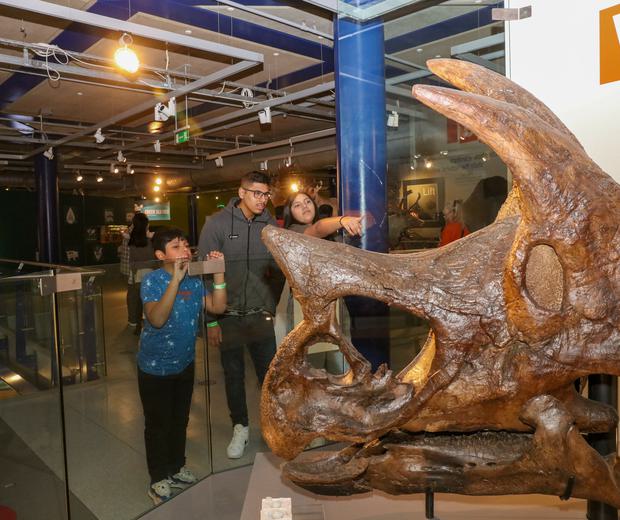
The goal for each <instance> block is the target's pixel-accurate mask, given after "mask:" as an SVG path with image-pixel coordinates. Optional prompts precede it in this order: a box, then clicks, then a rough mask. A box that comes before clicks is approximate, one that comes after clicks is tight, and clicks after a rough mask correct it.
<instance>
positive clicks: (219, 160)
mask: <svg viewBox="0 0 620 520" xmlns="http://www.w3.org/2000/svg"><path fill="white" fill-rule="evenodd" d="M215 166H216V167H217V168H222V167H223V166H224V159H222V158H221V157H216V158H215Z"/></svg>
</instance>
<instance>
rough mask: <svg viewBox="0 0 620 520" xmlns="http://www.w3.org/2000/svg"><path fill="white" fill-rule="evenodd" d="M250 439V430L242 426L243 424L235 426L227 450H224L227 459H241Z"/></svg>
mask: <svg viewBox="0 0 620 520" xmlns="http://www.w3.org/2000/svg"><path fill="white" fill-rule="evenodd" d="M249 438H250V428H249V427H248V426H243V424H235V427H234V428H233V436H232V439H231V440H230V444H229V445H228V448H226V455H228V458H229V459H240V458H241V457H243V452H244V451H245V447H246V446H247V444H248V439H249Z"/></svg>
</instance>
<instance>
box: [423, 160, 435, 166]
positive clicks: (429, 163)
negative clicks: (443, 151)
mask: <svg viewBox="0 0 620 520" xmlns="http://www.w3.org/2000/svg"><path fill="white" fill-rule="evenodd" d="M424 166H426V167H427V168H432V167H433V161H429V160H428V159H426V161H424Z"/></svg>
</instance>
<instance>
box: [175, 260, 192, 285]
mask: <svg viewBox="0 0 620 520" xmlns="http://www.w3.org/2000/svg"><path fill="white" fill-rule="evenodd" d="M188 266H189V258H177V259H176V260H175V261H174V273H173V275H172V278H173V280H175V281H177V282H179V283H181V281H182V280H183V278H185V274H186V273H187V267H188Z"/></svg>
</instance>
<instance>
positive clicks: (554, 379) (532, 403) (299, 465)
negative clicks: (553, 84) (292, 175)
mask: <svg viewBox="0 0 620 520" xmlns="http://www.w3.org/2000/svg"><path fill="white" fill-rule="evenodd" d="M428 66H429V68H430V69H431V70H432V71H433V72H434V73H435V74H436V75H437V76H439V77H441V78H443V79H444V80H446V81H447V82H449V83H451V84H453V85H455V86H456V87H458V88H460V89H461V91H458V90H454V89H450V88H443V87H436V86H427V85H417V86H415V87H414V88H413V95H414V97H415V98H417V99H418V100H419V101H421V102H422V103H424V104H426V105H428V106H429V107H431V108H433V109H434V110H436V111H438V112H440V113H441V114H443V115H445V116H446V117H449V118H451V119H454V120H455V121H458V122H459V123H461V124H463V125H464V126H466V127H467V128H469V129H470V130H471V131H473V132H475V133H476V134H477V135H478V136H479V138H480V139H481V140H482V141H484V142H485V143H487V144H488V145H489V146H490V147H491V148H492V149H493V150H495V152H496V153H497V154H498V155H499V156H500V157H501V158H502V160H503V161H504V162H505V163H506V165H507V166H508V167H509V168H510V169H511V171H512V173H513V178H514V186H513V190H512V192H511V193H510V194H509V197H508V199H507V201H506V203H505V204H504V206H503V207H502V209H501V210H500V213H499V215H498V217H497V219H496V221H495V222H494V223H493V224H491V225H490V226H487V227H486V228H483V229H481V230H479V231H477V232H476V233H473V234H471V235H468V236H467V237H464V238H463V239H461V240H459V241H457V242H454V243H452V244H449V245H447V246H445V247H442V248H440V249H436V250H432V251H424V252H419V253H413V254H408V255H384V254H379V253H372V252H367V251H362V250H358V249H355V248H351V247H348V246H344V245H341V244H335V243H330V242H326V241H321V240H318V239H313V238H311V237H307V236H304V235H300V234H296V233H292V232H288V231H285V230H278V229H275V228H266V229H265V230H264V232H263V240H264V241H265V243H266V244H267V247H268V248H269V249H270V250H271V252H272V253H273V255H274V258H275V259H276V261H277V262H278V263H279V264H280V266H281V267H282V269H283V270H284V272H285V274H286V276H287V278H288V280H289V283H290V285H291V288H292V290H293V294H294V296H295V298H297V300H298V301H299V302H300V304H301V306H302V309H303V312H304V320H303V321H302V322H301V323H300V324H299V325H298V326H297V327H296V328H295V329H294V330H293V331H292V332H291V333H290V334H289V335H288V336H287V337H286V338H285V339H284V341H283V343H282V345H281V346H280V348H279V350H278V352H277V354H276V357H275V358H274V361H273V362H272V364H271V367H270V369H269V372H268V374H267V377H266V379H265V383H264V386H263V393H262V399H261V415H262V426H263V433H264V436H265V438H266V440H267V442H268V443H269V445H270V447H271V448H272V450H273V451H274V452H275V453H276V454H278V455H281V456H282V457H285V458H287V459H294V460H292V461H291V462H289V463H288V464H287V465H286V467H285V474H286V475H287V476H288V477H289V478H290V479H291V480H292V481H294V482H296V483H297V484H299V485H300V486H303V487H306V488H308V489H311V490H313V491H316V492H319V493H324V494H353V493H359V492H365V491H368V490H370V489H373V488H374V489H381V490H384V491H387V492H389V493H394V494H403V493H414V492H420V491H424V490H425V489H432V490H434V491H438V492H441V491H445V492H456V493H463V494H471V495H484V494H488V495H495V494H507V493H510V494H519V493H543V494H552V495H558V496H563V497H564V498H567V497H570V496H574V497H580V498H590V499H595V500H600V501H603V502H606V503H608V504H610V505H612V506H614V507H620V488H619V486H618V484H619V481H618V478H620V469H619V465H618V462H617V459H616V455H615V454H613V455H610V456H608V457H602V456H600V455H599V454H597V453H596V452H595V451H594V450H592V449H591V448H590V447H589V446H588V445H587V444H586V443H585V442H584V441H583V439H582V436H581V433H588V432H603V431H609V430H612V429H614V428H615V427H616V424H617V413H616V411H615V410H613V409H612V408H611V407H608V406H606V405H602V404H599V403H595V402H592V401H590V400H588V399H586V398H584V397H582V396H580V395H579V394H577V393H576V391H575V389H574V386H573V381H574V380H576V379H578V378H580V377H584V376H587V375H589V374H596V373H602V374H610V375H616V376H617V375H620V308H619V305H618V304H619V301H620V272H619V269H620V268H619V267H618V266H619V265H620V264H619V261H618V255H619V253H620V235H619V233H618V210H619V204H620V186H618V185H617V184H616V183H615V182H614V181H613V180H612V179H611V178H610V177H609V176H608V175H607V174H606V173H605V172H603V171H602V170H601V169H600V168H599V167H598V166H597V165H596V164H595V163H594V162H593V161H592V160H591V159H590V158H589V157H588V155H587V154H586V152H585V151H584V149H583V148H582V146H581V145H580V144H579V143H578V142H577V140H576V139H575V137H574V136H573V134H571V132H570V131H569V130H568V129H567V128H566V127H565V126H564V125H563V124H562V123H561V122H560V120H559V119H558V118H557V117H556V116H555V115H554V114H553V113H551V111H550V110H549V109H548V108H547V107H546V106H545V105H543V104H542V103H541V102H540V101H539V100H537V99H536V98H535V97H533V96H532V95H531V94H530V93H528V92H527V91H525V90H524V89H522V88H521V87H519V86H518V85H516V84H515V83H513V82H512V81H510V80H509V79H507V78H505V77H503V76H501V75H498V74H495V73H493V72H491V71H489V70H487V69H484V68H482V67H479V66H477V65H474V64H472V63H467V62H464V61H457V60H443V59H440V60H431V61H430V62H429V63H428ZM347 295H360V296H366V297H370V298H375V299H377V300H380V301H382V302H385V303H387V304H389V305H394V306H398V307H400V308H402V309H405V310H407V311H409V312H411V313H412V314H415V315H417V316H420V317H422V318H424V319H426V320H427V321H428V322H429V324H430V326H431V329H432V330H431V333H430V334H429V337H428V339H427V341H426V344H425V345H424V347H423V348H422V350H421V352H420V353H419V354H418V356H417V357H416V358H415V359H414V360H412V362H411V363H410V364H409V366H407V367H406V368H405V369H404V370H403V371H401V372H400V373H399V374H393V373H392V372H391V371H389V370H387V369H386V368H381V369H379V370H378V371H377V373H374V374H373V373H371V371H370V368H369V364H368V362H367V361H366V360H365V359H364V358H363V357H362V356H361V355H360V354H359V353H358V352H357V351H356V350H355V348H354V347H353V345H351V344H350V343H349V342H348V341H347V340H346V338H345V337H344V336H343V334H342V332H341V330H340V329H339V327H338V324H337V323H336V321H335V319H334V305H335V304H334V302H335V300H336V299H337V298H340V297H343V296H347ZM325 340H328V341H331V342H333V343H335V344H337V345H338V346H339V347H340V349H341V351H342V352H343V354H344V355H345V357H346V358H347V360H348V362H349V364H350V366H351V370H350V371H349V372H348V373H347V374H345V375H342V376H333V375H330V374H327V373H325V372H324V371H319V370H315V369H313V368H312V367H311V366H310V365H309V363H307V361H306V356H305V354H306V351H307V348H308V346H309V345H311V344H312V343H313V342H316V341H325ZM315 437H326V438H328V439H331V440H334V441H346V442H350V443H352V444H351V446H349V447H348V448H346V449H344V450H342V451H340V452H333V453H330V452H321V453H318V454H314V453H307V454H301V452H302V450H303V448H304V447H305V446H306V445H307V444H308V443H309V442H310V441H311V440H312V439H314V438H315ZM300 454H301V455H300Z"/></svg>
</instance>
